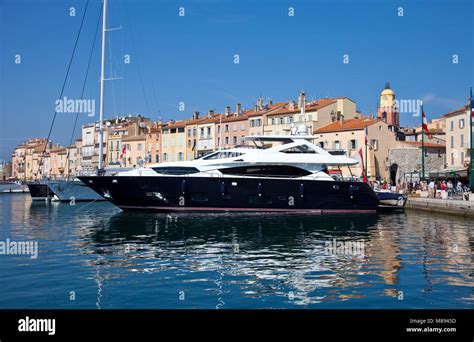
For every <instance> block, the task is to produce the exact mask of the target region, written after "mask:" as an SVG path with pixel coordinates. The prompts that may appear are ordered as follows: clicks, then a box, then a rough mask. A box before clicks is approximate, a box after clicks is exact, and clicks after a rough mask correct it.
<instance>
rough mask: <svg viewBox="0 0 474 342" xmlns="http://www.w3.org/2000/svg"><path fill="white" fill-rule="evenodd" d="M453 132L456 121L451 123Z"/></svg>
mask: <svg viewBox="0 0 474 342" xmlns="http://www.w3.org/2000/svg"><path fill="white" fill-rule="evenodd" d="M451 131H454V121H451Z"/></svg>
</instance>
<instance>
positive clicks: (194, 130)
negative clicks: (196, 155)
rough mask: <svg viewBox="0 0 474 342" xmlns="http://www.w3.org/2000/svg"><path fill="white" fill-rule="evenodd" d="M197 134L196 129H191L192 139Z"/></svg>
mask: <svg viewBox="0 0 474 342" xmlns="http://www.w3.org/2000/svg"><path fill="white" fill-rule="evenodd" d="M196 134H197V129H196V128H193V137H195V136H196Z"/></svg>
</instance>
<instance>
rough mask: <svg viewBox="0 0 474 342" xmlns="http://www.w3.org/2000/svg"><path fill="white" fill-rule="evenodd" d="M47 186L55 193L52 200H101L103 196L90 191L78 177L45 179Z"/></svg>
mask: <svg viewBox="0 0 474 342" xmlns="http://www.w3.org/2000/svg"><path fill="white" fill-rule="evenodd" d="M45 183H46V185H47V187H48V188H49V189H51V191H52V192H53V193H54V194H55V195H56V196H54V197H53V199H52V200H53V201H55V200H59V201H67V202H69V201H71V200H74V201H77V202H80V201H103V200H104V198H103V197H102V196H100V195H99V194H97V193H96V192H94V191H92V190H91V189H90V188H89V187H87V186H86V185H85V184H84V183H82V182H81V181H80V180H79V179H77V178H74V179H71V180H49V181H45Z"/></svg>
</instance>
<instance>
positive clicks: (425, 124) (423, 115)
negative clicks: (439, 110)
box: [421, 111, 428, 133]
mask: <svg viewBox="0 0 474 342" xmlns="http://www.w3.org/2000/svg"><path fill="white" fill-rule="evenodd" d="M421 116H422V118H423V125H422V126H423V131H424V132H426V133H428V121H427V120H426V115H425V111H422V112H421Z"/></svg>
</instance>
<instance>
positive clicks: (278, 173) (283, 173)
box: [219, 165, 311, 178]
mask: <svg viewBox="0 0 474 342" xmlns="http://www.w3.org/2000/svg"><path fill="white" fill-rule="evenodd" d="M219 171H220V172H222V173H223V174H226V175H241V176H255V177H256V176H259V177H285V178H291V177H303V176H307V175H309V174H311V172H309V171H307V170H304V169H300V168H298V167H295V166H290V165H262V166H259V165H257V166H240V167H231V168H227V169H220V170H219Z"/></svg>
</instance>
